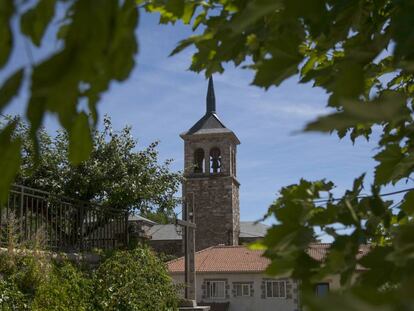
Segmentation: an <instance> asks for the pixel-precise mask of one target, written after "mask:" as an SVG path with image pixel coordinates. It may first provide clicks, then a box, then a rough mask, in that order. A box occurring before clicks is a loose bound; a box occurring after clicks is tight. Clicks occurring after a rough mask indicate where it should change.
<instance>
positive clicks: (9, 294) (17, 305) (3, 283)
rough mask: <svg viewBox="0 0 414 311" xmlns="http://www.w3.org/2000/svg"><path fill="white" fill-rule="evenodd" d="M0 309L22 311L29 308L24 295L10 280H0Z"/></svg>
mask: <svg viewBox="0 0 414 311" xmlns="http://www.w3.org/2000/svg"><path fill="white" fill-rule="evenodd" d="M0 310H2V311H24V310H30V309H29V302H28V300H27V299H26V297H25V295H24V294H23V293H22V292H21V291H20V290H19V289H18V287H17V286H16V285H15V284H14V283H13V282H11V281H7V280H4V279H3V280H0Z"/></svg>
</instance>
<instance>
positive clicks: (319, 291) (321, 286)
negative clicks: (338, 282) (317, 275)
mask: <svg viewBox="0 0 414 311" xmlns="http://www.w3.org/2000/svg"><path fill="white" fill-rule="evenodd" d="M328 293H329V283H318V284H316V286H315V295H316V296H318V297H325V296H326V295H328Z"/></svg>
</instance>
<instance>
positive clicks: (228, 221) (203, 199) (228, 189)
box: [185, 176, 240, 251]
mask: <svg viewBox="0 0 414 311" xmlns="http://www.w3.org/2000/svg"><path fill="white" fill-rule="evenodd" d="M185 193H186V198H187V202H189V203H190V202H191V201H192V197H194V200H193V202H194V219H195V223H196V226H197V229H196V234H195V239H196V250H197V251H198V250H201V249H205V248H207V247H210V246H213V245H219V244H225V245H238V236H239V233H238V231H240V222H239V208H238V204H237V203H238V184H237V181H235V180H234V179H233V178H232V177H222V176H211V177H200V178H192V179H190V180H187V181H186V183H185ZM190 204H191V203H190Z"/></svg>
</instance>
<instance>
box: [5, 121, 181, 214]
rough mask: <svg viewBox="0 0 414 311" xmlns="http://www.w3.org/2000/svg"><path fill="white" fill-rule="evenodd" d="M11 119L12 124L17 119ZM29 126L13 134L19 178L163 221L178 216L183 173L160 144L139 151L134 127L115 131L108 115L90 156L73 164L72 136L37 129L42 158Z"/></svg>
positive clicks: (95, 134)
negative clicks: (163, 157)
mask: <svg viewBox="0 0 414 311" xmlns="http://www.w3.org/2000/svg"><path fill="white" fill-rule="evenodd" d="M9 122H14V121H13V119H11V120H10V118H9ZM29 131H30V129H29V127H28V126H27V125H26V124H25V123H23V122H20V123H18V126H17V127H16V131H15V136H16V137H18V139H20V140H21V141H22V142H23V143H22V156H21V158H22V161H21V167H20V171H19V174H18V176H17V179H16V182H17V183H18V184H22V185H25V186H29V187H33V188H36V189H41V190H42V189H43V190H45V191H49V192H52V193H54V194H56V195H63V196H67V197H70V198H73V199H79V200H82V201H87V202H94V203H99V204H101V205H103V206H110V207H113V208H119V209H129V210H130V211H138V212H140V213H141V214H143V215H146V216H148V217H152V216H153V217H155V218H157V219H158V220H160V219H161V218H162V217H161V215H163V218H164V220H166V219H168V217H170V216H173V215H174V211H173V209H174V207H175V206H176V204H177V199H176V198H175V197H174V194H175V193H176V192H177V190H178V189H179V186H180V181H181V177H180V174H179V173H174V172H171V170H170V167H169V164H170V163H171V160H167V161H166V162H164V163H161V164H159V162H158V151H157V149H156V148H157V142H155V143H152V144H151V145H149V146H148V147H147V148H145V149H143V150H141V151H137V150H136V149H137V146H138V145H137V144H138V142H137V140H135V139H134V138H133V137H132V135H131V127H128V126H127V127H124V128H123V129H122V130H121V131H116V130H114V129H113V127H112V124H111V120H110V119H109V118H107V117H106V118H105V119H104V122H103V129H102V130H101V131H99V130H95V131H94V132H93V137H92V151H91V154H90V158H89V159H88V160H86V161H83V162H81V163H80V164H78V165H76V166H74V165H72V164H71V162H70V160H69V144H70V143H69V137H68V134H67V133H66V132H64V131H58V132H57V135H56V136H55V137H51V136H50V135H49V134H48V133H47V132H46V131H45V130H44V129H41V130H40V131H39V139H38V148H39V151H40V158H39V161H38V162H36V161H35V160H34V157H35V150H34V149H35V147H34V146H33V143H32V141H31V140H30V139H29V136H30V133H29Z"/></svg>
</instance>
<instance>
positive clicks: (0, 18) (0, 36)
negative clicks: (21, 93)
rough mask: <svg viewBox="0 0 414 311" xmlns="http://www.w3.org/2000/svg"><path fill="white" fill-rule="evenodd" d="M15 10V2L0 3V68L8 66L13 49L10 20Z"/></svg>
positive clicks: (5, 0)
mask: <svg viewBox="0 0 414 311" xmlns="http://www.w3.org/2000/svg"><path fill="white" fill-rule="evenodd" d="M14 10H15V7H14V1H13V0H2V1H0V68H2V67H4V66H5V65H6V64H7V61H8V60H9V57H10V53H11V51H12V48H13V33H12V30H11V26H10V20H11V18H12V16H13V14H14Z"/></svg>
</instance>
